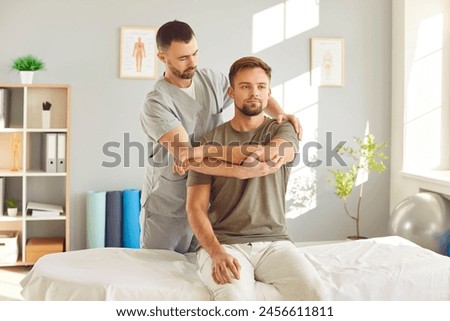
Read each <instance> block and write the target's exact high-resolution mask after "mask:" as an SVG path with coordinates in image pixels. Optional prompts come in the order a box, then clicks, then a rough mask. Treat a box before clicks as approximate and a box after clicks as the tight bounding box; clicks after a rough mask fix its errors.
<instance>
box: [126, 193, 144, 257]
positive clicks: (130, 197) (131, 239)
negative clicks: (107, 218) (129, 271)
mask: <svg viewBox="0 0 450 321" xmlns="http://www.w3.org/2000/svg"><path fill="white" fill-rule="evenodd" d="M140 198H141V191H140V190H138V189H126V190H123V191H122V206H123V221H122V241H123V247H128V248H135V249H138V248H140V233H141V228H140V224H139V213H140V210H141V202H140Z"/></svg>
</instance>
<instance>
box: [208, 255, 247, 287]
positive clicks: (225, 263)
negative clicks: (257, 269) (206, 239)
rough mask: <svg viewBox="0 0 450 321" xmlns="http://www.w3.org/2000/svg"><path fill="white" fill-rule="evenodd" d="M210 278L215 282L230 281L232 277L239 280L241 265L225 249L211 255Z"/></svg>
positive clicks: (223, 282)
mask: <svg viewBox="0 0 450 321" xmlns="http://www.w3.org/2000/svg"><path fill="white" fill-rule="evenodd" d="M212 260H213V263H212V278H213V280H214V282H216V283H217V284H226V283H231V282H232V279H233V278H235V279H237V280H239V278H240V271H241V265H240V264H239V262H238V260H237V259H235V258H234V257H233V256H231V255H229V254H228V253H226V252H225V251H223V252H221V253H218V254H215V255H214V256H212Z"/></svg>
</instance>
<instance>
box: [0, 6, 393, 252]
mask: <svg viewBox="0 0 450 321" xmlns="http://www.w3.org/2000/svg"><path fill="white" fill-rule="evenodd" d="M317 6H318V7H317ZM286 8H287V9H286ZM265 10H267V11H265ZM265 13H268V15H269V18H268V19H265V20H264V19H263V21H266V22H267V23H264V24H263V25H264V26H270V27H271V28H272V29H273V30H279V31H280V33H279V34H275V36H274V38H271V37H269V36H268V35H265V34H264V33H263V34H262V37H261V31H260V30H261V29H260V28H261V27H263V25H261V24H257V27H258V29H253V21H254V20H255V19H256V20H255V21H258V20H257V19H258V17H262V16H264V14H265ZM173 19H178V20H183V21H186V22H188V23H189V24H190V25H191V26H192V27H193V29H194V30H195V31H196V34H197V38H198V43H199V48H200V57H199V59H200V60H199V65H200V66H201V67H212V68H215V69H217V70H219V71H222V72H224V73H227V69H228V67H229V65H230V64H231V63H232V62H233V61H234V60H235V59H237V58H239V57H240V56H243V55H250V54H254V55H258V56H260V57H261V58H263V59H264V60H266V61H267V62H268V63H269V64H270V65H271V66H272V67H273V84H272V85H273V87H277V88H278V89H277V96H276V97H277V100H280V101H281V102H283V104H284V106H285V108H286V109H288V110H289V111H292V112H296V111H299V110H300V112H299V115H300V117H301V119H302V121H303V126H304V129H305V137H308V139H315V140H317V141H318V142H319V143H321V144H322V145H325V137H326V132H332V134H333V142H334V144H335V143H337V142H339V141H341V140H346V141H350V140H351V138H352V137H353V136H361V135H363V133H364V127H365V124H366V121H370V126H371V132H372V133H373V134H375V136H376V137H377V138H378V139H379V140H386V141H388V142H389V137H390V97H391V93H390V88H391V81H390V73H391V68H390V62H391V60H390V57H391V56H390V53H391V1H389V0H365V1H361V0H321V1H320V2H319V1H316V0H290V1H283V0H252V1H238V0H229V1H211V0H209V1H207V0H197V1H181V0H153V1H148V0H107V1H105V0H65V1H58V0H40V1H34V0H15V1H8V0H0V44H1V54H0V82H17V81H18V75H17V74H16V73H15V72H13V71H10V70H9V65H10V63H11V60H12V59H13V58H15V57H17V56H19V55H22V54H27V53H31V54H34V55H37V56H38V57H40V58H42V59H44V60H45V61H46V63H47V68H46V70H45V71H42V72H39V73H38V74H36V75H35V82H41V83H68V84H71V85H72V89H73V95H72V113H71V127H72V141H71V146H72V150H71V167H70V171H71V179H70V186H71V193H70V194H71V213H72V219H71V222H72V226H71V237H72V240H71V243H72V248H73V249H79V248H83V247H84V246H85V228H86V227H85V222H86V220H85V214H86V213H85V206H86V203H85V196H86V192H88V191H90V190H114V189H124V188H140V186H141V180H142V177H143V168H141V167H139V164H138V155H137V153H136V150H135V149H131V150H130V152H131V155H132V158H131V166H130V167H129V168H125V167H123V166H121V167H118V168H114V169H110V168H104V167H102V166H101V163H102V161H104V160H108V159H107V158H106V157H105V156H104V155H103V153H102V146H103V145H104V144H105V143H106V142H109V141H117V142H120V143H121V144H123V137H124V134H125V133H129V134H130V138H131V140H132V141H138V142H141V143H145V140H144V136H143V133H142V131H141V128H140V124H139V120H138V115H139V109H140V107H141V103H142V101H143V98H144V96H145V94H146V93H147V92H148V91H149V90H151V89H152V86H153V84H154V81H149V80H125V79H120V78H119V76H118V75H119V66H118V60H119V28H120V26H148V27H158V26H159V25H161V24H162V23H164V22H166V21H169V20H173ZM293 22H297V23H296V24H292V23H293ZM285 28H286V29H285ZM311 37H342V38H344V39H345V43H346V84H345V86H344V87H337V88H332V87H322V88H311V87H310V86H309V85H308V83H307V79H308V71H309V59H310V58H309V39H310V38H311ZM256 38H257V39H259V40H260V41H263V42H264V41H270V40H273V41H272V42H271V45H270V46H269V47H267V48H265V47H261V46H259V45H258V43H255V44H254V45H252V43H253V41H256ZM253 46H259V47H258V48H259V49H257V50H256V51H255V50H253ZM160 67H161V66H160ZM161 70H162V68H160V70H159V71H160V72H161ZM292 92H294V93H295V94H294V95H292ZM297 101H298V106H296V102H297ZM311 111H312V112H311ZM304 143H306V141H305V142H304ZM318 156H319V158H321V159H325V153H324V150H321V151H319V154H318ZM336 165H337V164H336V163H335V162H334V163H333V166H336ZM329 168H330V167H327V166H325V164H323V165H321V166H319V167H317V168H315V169H314V171H313V174H314V178H313V181H312V184H311V186H309V187H308V188H307V191H306V194H308V195H309V196H310V198H312V199H313V202H312V204H313V206H311V207H310V210H307V211H302V213H303V212H304V213H303V214H302V215H300V216H297V217H296V218H295V219H290V220H289V228H290V231H291V233H292V234H293V236H294V238H295V239H296V240H297V241H306V240H332V239H342V238H344V237H345V236H347V235H349V234H353V233H354V225H353V223H352V222H351V221H350V220H349V219H347V217H346V216H345V214H344V211H343V208H342V203H341V202H340V200H339V199H337V198H336V197H335V196H334V195H333V190H332V189H331V188H330V186H329V185H328V183H327V177H329V174H328V169H329ZM300 187H301V186H300ZM303 193H305V191H303ZM363 211H364V213H363V223H362V224H363V225H362V233H363V234H364V235H367V236H380V235H385V234H386V233H387V220H388V216H389V171H387V172H385V173H383V174H381V175H377V174H375V175H374V176H373V177H371V181H370V183H369V184H368V185H367V188H366V195H365V200H364V203H363Z"/></svg>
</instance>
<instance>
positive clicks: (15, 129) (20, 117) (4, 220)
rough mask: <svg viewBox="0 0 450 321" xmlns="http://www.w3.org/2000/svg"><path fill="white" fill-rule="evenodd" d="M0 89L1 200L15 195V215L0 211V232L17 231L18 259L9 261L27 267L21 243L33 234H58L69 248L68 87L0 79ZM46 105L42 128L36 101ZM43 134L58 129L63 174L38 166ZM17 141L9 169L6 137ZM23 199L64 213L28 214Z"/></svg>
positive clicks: (40, 113)
mask: <svg viewBox="0 0 450 321" xmlns="http://www.w3.org/2000/svg"><path fill="white" fill-rule="evenodd" d="M0 89H7V91H8V93H9V124H8V126H7V127H6V128H0V177H3V178H4V179H5V195H4V196H5V199H8V198H16V199H18V200H20V202H19V213H18V214H17V216H15V217H10V216H7V214H6V210H5V212H4V213H0V231H6V230H15V231H18V232H19V240H18V249H19V258H18V260H17V262H16V263H14V264H2V263H0V266H7V265H9V266H11V265H30V264H32V263H30V262H27V257H26V251H25V246H26V244H27V241H28V240H29V239H30V238H34V237H63V238H64V240H65V241H64V242H65V244H64V246H65V249H70V244H69V241H70V235H69V231H70V229H69V223H70V219H69V218H70V213H69V210H70V206H69V171H68V169H69V150H70V146H69V142H70V130H69V123H70V122H69V115H70V91H71V89H70V86H69V85H63V84H61V85H60V84H56V85H54V84H32V85H22V84H8V83H0ZM46 101H48V102H50V103H51V104H52V107H51V108H50V111H51V123H50V127H49V128H42V103H43V102H46ZM46 133H64V134H65V135H66V140H65V155H64V156H65V157H64V158H65V162H66V164H65V168H66V170H65V171H64V172H56V173H50V172H45V171H44V170H42V169H41V153H42V148H41V147H42V140H43V139H42V136H43V135H44V134H46ZM14 136H16V137H19V139H20V153H19V161H18V164H19V169H18V171H12V170H11V168H12V164H13V155H12V145H11V144H12V139H13V137H14ZM28 202H38V203H48V204H56V205H61V206H62V207H63V209H64V214H63V215H59V216H56V217H34V216H31V215H29V214H27V204H28Z"/></svg>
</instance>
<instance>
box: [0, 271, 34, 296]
mask: <svg viewBox="0 0 450 321" xmlns="http://www.w3.org/2000/svg"><path fill="white" fill-rule="evenodd" d="M30 270H31V266H28V267H27V266H16V267H1V268H0V301H19V300H23V298H22V296H21V295H20V291H22V287H21V286H20V281H22V279H23V278H24V277H25V275H26V274H27V273H28V272H29V271H30Z"/></svg>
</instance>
